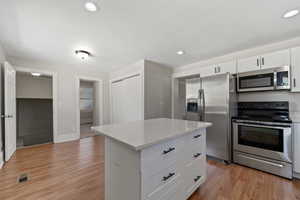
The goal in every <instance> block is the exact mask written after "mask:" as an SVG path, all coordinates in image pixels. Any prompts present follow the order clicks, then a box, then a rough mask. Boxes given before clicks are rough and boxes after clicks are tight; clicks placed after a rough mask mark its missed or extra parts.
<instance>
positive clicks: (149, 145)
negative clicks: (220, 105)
mask: <svg viewBox="0 0 300 200" xmlns="http://www.w3.org/2000/svg"><path fill="white" fill-rule="evenodd" d="M203 123H205V125H204V126H203V127H199V128H196V129H193V130H189V131H187V132H183V133H181V134H178V135H172V136H170V137H166V138H163V139H160V140H158V141H155V142H151V143H148V144H144V145H139V146H133V145H132V144H128V143H126V142H124V141H122V140H120V139H118V138H115V137H112V136H110V135H107V134H105V133H102V132H101V131H99V130H97V127H91V129H92V130H94V131H96V132H97V135H103V136H105V137H108V138H110V139H113V140H116V141H118V142H120V143H122V144H125V145H126V146H128V147H130V148H131V149H133V150H135V151H141V150H143V149H146V148H149V147H151V146H153V145H156V144H160V143H163V142H167V141H168V140H172V139H176V138H179V137H181V136H184V135H187V134H190V133H192V132H194V131H197V130H201V129H206V128H208V127H211V126H212V123H210V122H203Z"/></svg>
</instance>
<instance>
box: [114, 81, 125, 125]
mask: <svg viewBox="0 0 300 200" xmlns="http://www.w3.org/2000/svg"><path fill="white" fill-rule="evenodd" d="M122 82H123V81H118V82H113V83H112V84H111V104H112V105H111V108H112V123H113V124H115V123H120V122H122V118H123V108H122V107H123V106H122V104H123V101H124V100H123V89H122Z"/></svg>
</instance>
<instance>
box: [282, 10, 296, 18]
mask: <svg viewBox="0 0 300 200" xmlns="http://www.w3.org/2000/svg"><path fill="white" fill-rule="evenodd" d="M298 14H299V10H298V9H294V10H289V11H287V12H286V13H284V15H283V18H285V19H288V18H291V17H295V16H296V15H298Z"/></svg>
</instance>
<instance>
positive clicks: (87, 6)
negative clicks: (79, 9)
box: [84, 1, 98, 12]
mask: <svg viewBox="0 0 300 200" xmlns="http://www.w3.org/2000/svg"><path fill="white" fill-rule="evenodd" d="M84 7H85V9H86V10H87V11H90V12H96V11H97V10H98V6H97V4H96V3H95V2H92V1H87V2H86V3H85V5H84Z"/></svg>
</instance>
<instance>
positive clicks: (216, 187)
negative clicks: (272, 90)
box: [0, 136, 300, 200]
mask: <svg viewBox="0 0 300 200" xmlns="http://www.w3.org/2000/svg"><path fill="white" fill-rule="evenodd" d="M103 145H104V142H103V138H102V137H101V136H96V137H90V138H85V139H82V140H80V141H74V142H68V143H63V144H46V145H41V146H35V147H31V148H25V149H19V150H17V152H16V154H15V155H14V157H13V158H12V160H11V161H10V162H8V163H7V164H6V165H5V167H4V168H3V169H2V170H0V200H50V199H51V200H104V194H103V193H104V163H103V161H104V152H103V151H104V148H103ZM22 173H27V174H28V175H29V181H27V182H24V183H18V182H17V178H18V176H19V175H20V174H22ZM189 200H300V181H289V180H286V179H283V178H280V177H277V176H273V175H270V174H267V173H263V172H260V171H257V170H254V169H249V168H246V167H242V166H238V165H234V164H233V165H229V166H226V165H224V164H222V163H218V162H215V161H208V179H207V182H206V183H205V184H204V185H203V186H202V187H201V188H200V189H199V190H198V191H197V192H196V193H194V194H193V195H192V196H191V198H190V199H189Z"/></svg>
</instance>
